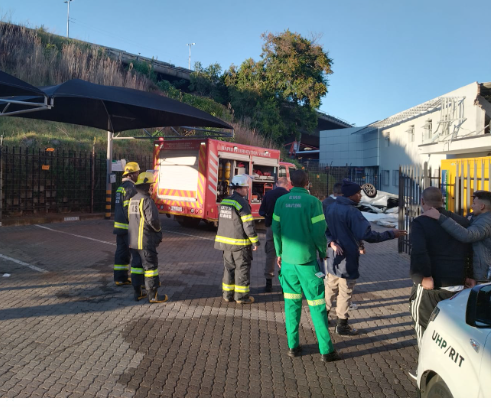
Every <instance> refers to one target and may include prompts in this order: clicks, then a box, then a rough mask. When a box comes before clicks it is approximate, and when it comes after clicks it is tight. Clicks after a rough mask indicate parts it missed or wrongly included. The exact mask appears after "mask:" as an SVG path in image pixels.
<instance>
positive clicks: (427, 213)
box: [420, 208, 441, 220]
mask: <svg viewBox="0 0 492 407" xmlns="http://www.w3.org/2000/svg"><path fill="white" fill-rule="evenodd" d="M420 216H427V217H428V218H432V219H436V220H438V219H439V216H441V214H440V213H439V211H438V210H437V209H436V208H430V209H427V210H426V211H425V212H423V213H421V214H420Z"/></svg>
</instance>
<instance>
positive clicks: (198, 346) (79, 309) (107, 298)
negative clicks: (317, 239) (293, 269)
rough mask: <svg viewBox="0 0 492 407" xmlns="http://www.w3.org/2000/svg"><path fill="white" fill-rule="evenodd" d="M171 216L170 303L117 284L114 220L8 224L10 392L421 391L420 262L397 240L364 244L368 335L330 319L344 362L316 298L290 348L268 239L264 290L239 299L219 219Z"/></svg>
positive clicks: (257, 270) (1, 375) (2, 267)
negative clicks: (225, 261)
mask: <svg viewBox="0 0 492 407" xmlns="http://www.w3.org/2000/svg"><path fill="white" fill-rule="evenodd" d="M162 225H163V230H164V238H165V240H164V242H163V243H162V244H161V245H160V246H159V249H158V251H159V262H160V266H159V273H160V277H161V281H162V284H163V289H162V290H163V292H164V293H166V294H168V295H169V297H170V301H169V302H168V303H166V304H153V305H150V304H148V303H147V302H145V301H140V302H138V303H136V302H134V301H133V297H132V289H131V287H129V286H127V287H116V286H115V285H114V284H113V271H112V264H113V253H114V249H115V246H114V240H115V239H114V236H113V235H112V222H108V221H104V220H88V221H80V222H66V223H58V224H49V225H40V226H43V227H40V226H35V225H30V226H18V227H2V228H0V242H1V243H0V396H1V397H19V398H20V397H101V398H103V397H104V398H106V397H414V396H415V395H416V388H415V385H414V383H413V382H412V381H411V380H410V379H409V377H408V375H407V371H409V370H412V369H415V367H416V360H417V348H416V340H415V337H414V332H413V330H412V327H411V322H410V315H409V311H408V305H407V304H408V303H407V299H408V296H409V292H410V286H411V282H410V279H409V278H408V268H409V263H408V259H407V258H406V257H404V256H402V255H398V253H397V250H396V241H394V240H393V241H389V242H384V243H379V244H367V245H366V251H367V254H366V255H364V256H362V257H361V278H360V279H359V280H358V284H357V286H356V289H355V295H354V298H353V300H354V302H356V303H357V304H359V309H358V310H355V311H351V317H350V322H351V324H353V325H354V326H355V327H356V328H359V329H360V330H363V333H362V334H361V335H359V336H356V337H341V336H338V335H336V334H335V333H334V324H332V325H331V327H330V333H331V334H332V340H333V342H334V344H335V347H336V348H337V349H338V350H339V351H340V353H341V354H342V355H343V360H341V361H338V362H335V363H327V364H326V363H323V362H321V361H319V350H318V345H317V343H316V337H315V334H314V328H313V325H312V323H311V320H310V318H309V308H308V306H307V303H306V302H305V301H304V303H303V314H302V318H301V326H300V343H301V344H302V346H303V355H302V357H298V358H295V359H291V358H289V357H288V356H287V354H286V353H287V340H286V334H285V325H284V313H283V301H282V297H281V293H280V287H279V283H278V280H276V281H274V292H273V293H268V294H267V293H264V292H263V287H264V282H265V280H264V277H263V262H264V253H263V245H262V247H260V248H259V250H258V251H257V252H255V255H254V261H253V266H252V278H251V294H252V295H253V296H254V297H255V300H256V302H255V303H254V304H252V305H246V306H241V305H238V304H235V303H226V302H223V301H222V300H221V278H222V258H221V252H219V251H217V250H214V249H213V238H214V236H215V235H214V231H213V230H212V229H210V228H208V227H207V226H205V225H201V226H200V227H198V228H196V229H188V228H182V227H180V226H179V225H178V224H177V223H176V222H174V221H172V220H170V219H167V218H166V217H162ZM375 229H378V227H375ZM379 229H381V230H382V228H379ZM60 232H61V233H60ZM72 234H74V235H78V236H73V235H72ZM85 237H86V238H90V239H93V240H89V239H86V238H85ZM260 240H261V242H262V243H263V242H264V235H263V234H261V235H260ZM7 258H10V259H15V260H17V261H20V262H24V263H26V264H29V265H32V266H35V267H36V268H37V269H32V268H29V267H28V266H26V265H23V264H19V263H15V262H13V261H11V260H9V259H7ZM39 270H41V271H39ZM4 273H9V274H10V277H2V275H3V274H4ZM335 319H336V317H335V314H334V310H333V311H332V312H331V313H330V320H331V321H334V320H335Z"/></svg>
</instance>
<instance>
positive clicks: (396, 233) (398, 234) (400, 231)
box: [393, 229, 407, 239]
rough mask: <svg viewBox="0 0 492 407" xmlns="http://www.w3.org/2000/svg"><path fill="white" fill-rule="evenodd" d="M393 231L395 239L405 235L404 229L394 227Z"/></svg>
mask: <svg viewBox="0 0 492 407" xmlns="http://www.w3.org/2000/svg"><path fill="white" fill-rule="evenodd" d="M393 233H394V235H395V239H398V238H399V237H403V236H406V235H407V231H406V230H400V229H395V230H393Z"/></svg>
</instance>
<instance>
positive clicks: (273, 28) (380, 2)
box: [0, 0, 491, 126]
mask: <svg viewBox="0 0 492 407" xmlns="http://www.w3.org/2000/svg"><path fill="white" fill-rule="evenodd" d="M0 17H1V19H2V20H3V21H10V22H12V23H15V24H21V25H27V26H29V27H31V28H35V27H39V26H41V25H43V26H44V28H45V29H47V30H48V31H50V32H53V33H55V34H59V35H66V33H67V4H64V0H1V1H0ZM70 21H71V22H70V37H71V38H76V39H79V40H83V41H89V42H92V43H95V44H100V45H104V46H108V47H113V48H118V49H121V50H125V51H127V52H131V53H135V54H138V53H140V54H141V55H142V56H146V57H155V58H156V59H159V60H161V61H164V62H168V63H172V64H174V65H176V66H179V67H185V68H187V67H188V51H189V48H188V46H187V44H188V43H193V42H194V43H195V45H194V46H192V47H191V64H192V66H193V64H194V63H195V62H197V61H198V62H201V64H202V65H203V66H208V65H210V64H214V63H219V64H220V65H221V67H222V69H223V70H225V69H227V68H228V67H229V66H230V65H232V64H234V65H237V66H239V65H241V63H242V62H244V61H245V60H246V59H248V58H253V59H254V60H258V59H260V54H261V47H262V44H263V41H262V39H261V34H262V33H265V32H271V33H274V34H278V33H281V32H283V31H285V30H287V29H289V30H290V31H292V32H297V33H299V34H301V35H302V36H304V37H306V38H313V36H314V37H316V38H318V40H317V42H318V43H319V44H320V45H321V46H322V47H323V49H324V50H325V52H327V53H328V55H329V57H330V58H332V59H333V62H334V63H333V66H332V70H333V74H332V75H329V77H328V80H329V87H328V94H327V95H326V96H325V97H324V98H323V99H322V105H321V108H320V110H321V111H323V112H325V113H327V114H330V115H332V116H335V117H338V118H340V119H342V120H344V121H346V122H348V123H350V124H356V125H358V126H362V125H366V124H369V123H372V122H374V121H377V120H382V119H385V118H386V117H389V116H391V115H393V114H396V113H399V112H401V111H403V110H406V109H409V108H411V107H413V106H415V105H418V104H420V103H424V102H426V101H428V100H430V99H433V98H435V97H438V96H441V95H443V94H445V93H447V92H450V91H452V90H455V89H458V88H460V87H462V86H465V85H468V84H470V83H472V82H489V81H490V78H491V3H490V0H466V1H463V0H411V1H408V0H304V1H302V0H297V1H292V0H248V1H235V0H227V1H226V0H210V1H200V0H188V1H176V0H173V1H168V0H138V1H136V0H119V1H115V0H112V1H110V0H73V1H72V2H71V3H70Z"/></svg>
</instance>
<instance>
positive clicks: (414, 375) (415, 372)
mask: <svg viewBox="0 0 492 407" xmlns="http://www.w3.org/2000/svg"><path fill="white" fill-rule="evenodd" d="M408 375H409V376H410V379H412V380H415V381H417V371H416V370H411V371H410V372H408Z"/></svg>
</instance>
